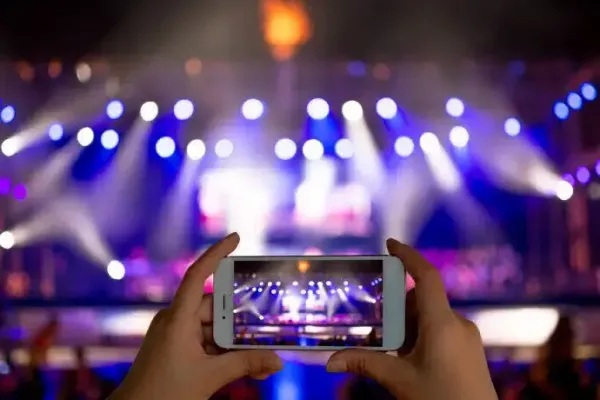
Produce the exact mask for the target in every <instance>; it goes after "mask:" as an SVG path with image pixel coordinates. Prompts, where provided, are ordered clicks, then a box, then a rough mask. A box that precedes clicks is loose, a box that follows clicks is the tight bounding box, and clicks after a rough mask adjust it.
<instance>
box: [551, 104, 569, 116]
mask: <svg viewBox="0 0 600 400" xmlns="http://www.w3.org/2000/svg"><path fill="white" fill-rule="evenodd" d="M554 115H556V118H558V119H567V117H568V116H569V107H567V105H566V104H565V103H563V102H562V101H559V102H558V103H556V104H555V105H554Z"/></svg>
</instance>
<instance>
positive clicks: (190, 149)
mask: <svg viewBox="0 0 600 400" xmlns="http://www.w3.org/2000/svg"><path fill="white" fill-rule="evenodd" d="M186 153H187V156H188V158H189V159H190V160H192V161H198V160H200V159H202V157H204V155H205V154H206V145H205V144H204V142H203V141H202V140H200V139H194V140H192V141H191V142H189V143H188V145H187V148H186Z"/></svg>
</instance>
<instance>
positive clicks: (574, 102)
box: [567, 93, 583, 110]
mask: <svg viewBox="0 0 600 400" xmlns="http://www.w3.org/2000/svg"><path fill="white" fill-rule="evenodd" d="M567 104H568V105H569V107H571V108H572V109H573V110H579V109H580V108H581V106H582V105H583V100H582V99H581V96H580V95H578V94H577V93H569V95H568V96H567Z"/></svg>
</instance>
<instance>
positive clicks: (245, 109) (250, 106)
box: [242, 99, 265, 121]
mask: <svg viewBox="0 0 600 400" xmlns="http://www.w3.org/2000/svg"><path fill="white" fill-rule="evenodd" d="M264 112H265V106H264V104H263V103H262V102H261V101H260V100H257V99H248V100H246V101H245V102H244V104H242V115H243V116H244V118H246V119H248V120H250V121H254V120H257V119H259V118H260V117H262V115H263V113H264Z"/></svg>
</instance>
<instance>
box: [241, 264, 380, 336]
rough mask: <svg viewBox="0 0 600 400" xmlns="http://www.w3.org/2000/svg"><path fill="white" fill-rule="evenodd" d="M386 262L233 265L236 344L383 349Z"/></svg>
mask: <svg viewBox="0 0 600 400" xmlns="http://www.w3.org/2000/svg"><path fill="white" fill-rule="evenodd" d="M382 293H383V264H382V261H381V260H327V261H324V260H311V259H305V260H295V259H290V260H277V261H264V260H263V261H260V260H257V261H236V262H235V263H234V304H235V311H234V313H235V317H234V343H235V344H263V345H289V346H371V347H378V346H381V344H382V343H381V341H382V334H383V332H382V315H383V314H382V311H383V309H382V305H383V304H382V303H383V301H382V297H383V296H382Z"/></svg>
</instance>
